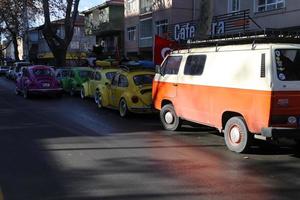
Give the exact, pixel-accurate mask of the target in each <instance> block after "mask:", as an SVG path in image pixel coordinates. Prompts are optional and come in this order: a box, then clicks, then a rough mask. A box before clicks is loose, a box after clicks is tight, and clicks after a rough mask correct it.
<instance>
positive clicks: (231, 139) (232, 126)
mask: <svg viewBox="0 0 300 200" xmlns="http://www.w3.org/2000/svg"><path fill="white" fill-rule="evenodd" d="M224 139H225V144H226V146H227V148H228V149H229V150H231V151H233V152H236V153H245V152H247V151H248V150H249V147H250V146H251V142H252V136H251V135H250V133H249V131H248V128H247V125H246V122H245V120H244V118H243V117H232V118H230V119H229V120H228V121H227V122H226V125H225V130H224Z"/></svg>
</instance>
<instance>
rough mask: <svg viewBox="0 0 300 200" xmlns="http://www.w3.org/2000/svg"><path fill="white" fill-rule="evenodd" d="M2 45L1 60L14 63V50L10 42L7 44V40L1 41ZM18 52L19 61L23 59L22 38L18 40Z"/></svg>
mask: <svg viewBox="0 0 300 200" xmlns="http://www.w3.org/2000/svg"><path fill="white" fill-rule="evenodd" d="M2 43H3V45H2V46H3V48H5V49H4V50H3V58H4V59H5V60H8V61H15V60H16V58H15V48H14V45H13V43H12V42H9V41H8V40H4V41H2ZM18 52H19V59H20V60H22V59H23V55H24V54H23V40H22V38H18Z"/></svg>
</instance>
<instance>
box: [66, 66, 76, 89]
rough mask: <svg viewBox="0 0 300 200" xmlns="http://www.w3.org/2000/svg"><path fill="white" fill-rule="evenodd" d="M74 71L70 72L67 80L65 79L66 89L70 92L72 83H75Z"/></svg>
mask: <svg viewBox="0 0 300 200" xmlns="http://www.w3.org/2000/svg"><path fill="white" fill-rule="evenodd" d="M75 76H76V75H75V71H74V70H71V71H70V76H69V78H68V79H67V83H66V89H67V90H69V91H70V90H71V89H72V88H73V87H74V84H75V83H74V82H75Z"/></svg>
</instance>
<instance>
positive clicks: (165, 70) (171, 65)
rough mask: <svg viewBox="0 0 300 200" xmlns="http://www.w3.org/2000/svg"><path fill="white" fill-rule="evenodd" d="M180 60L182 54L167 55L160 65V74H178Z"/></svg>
mask: <svg viewBox="0 0 300 200" xmlns="http://www.w3.org/2000/svg"><path fill="white" fill-rule="evenodd" d="M181 60H182V56H169V57H168V59H167V60H166V61H165V63H164V65H163V66H162V69H161V72H162V74H163V75H165V74H178V71H179V67H180V63H181Z"/></svg>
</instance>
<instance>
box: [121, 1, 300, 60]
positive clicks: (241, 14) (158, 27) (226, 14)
mask: <svg viewBox="0 0 300 200" xmlns="http://www.w3.org/2000/svg"><path fill="white" fill-rule="evenodd" d="M213 1H214V2H213V13H212V15H213V20H212V24H211V28H210V30H209V32H208V33H207V34H208V35H211V36H214V35H218V36H219V35H226V34H232V33H241V32H247V31H253V30H265V29H267V28H272V29H282V28H284V29H291V30H295V29H297V28H298V27H300V23H299V22H298V20H297V18H298V17H300V4H299V1H297V0H213ZM199 2H200V1H197V0H184V1H182V0H125V1H124V5H125V12H124V15H125V22H124V24H125V25H124V32H125V54H126V55H127V56H129V57H135V56H137V57H142V58H147V59H152V57H153V53H152V52H153V50H152V49H153V44H154V38H155V35H159V36H161V37H164V38H168V39H172V40H176V41H181V40H183V41H186V40H188V39H193V38H195V36H196V33H197V31H198V30H197V29H198V28H199V16H200V15H201V13H200V9H199V7H200V6H199Z"/></svg>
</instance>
